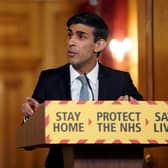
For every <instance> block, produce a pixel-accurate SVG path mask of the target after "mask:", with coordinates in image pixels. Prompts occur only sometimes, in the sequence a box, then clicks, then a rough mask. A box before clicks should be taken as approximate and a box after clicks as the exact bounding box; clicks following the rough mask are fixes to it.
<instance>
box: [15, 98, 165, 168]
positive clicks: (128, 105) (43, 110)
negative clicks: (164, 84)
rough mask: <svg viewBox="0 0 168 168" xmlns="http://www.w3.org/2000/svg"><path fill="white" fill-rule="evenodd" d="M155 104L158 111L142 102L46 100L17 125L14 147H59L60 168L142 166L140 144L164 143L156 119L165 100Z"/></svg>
mask: <svg viewBox="0 0 168 168" xmlns="http://www.w3.org/2000/svg"><path fill="white" fill-rule="evenodd" d="M157 104H159V105H160V106H161V109H162V111H159V110H158V109H159V107H158V106H154V105H153V104H150V103H149V102H144V101H140V102H122V103H121V102H115V101H96V102H93V101H88V102H74V101H45V102H44V103H43V104H41V105H40V107H39V108H38V110H37V112H35V113H34V115H33V116H32V117H31V118H30V119H29V120H28V121H27V122H26V123H25V124H23V125H22V126H20V128H18V129H17V144H16V146H17V148H38V147H50V145H61V146H62V150H63V159H64V167H65V168H142V167H143V145H144V144H151V143H152V144H155V143H156V144H158V143H162V144H167V143H168V140H167V139H166V138H167V134H166V133H165V134H164V132H159V127H158V125H157V122H156V120H158V119H159V118H158V116H160V118H161V116H162V115H164V111H165V110H164V109H167V104H166V103H163V102H158V103H157ZM151 106H152V108H151ZM144 111H145V112H144ZM146 111H148V113H150V114H148V113H147V112H146ZM156 112H157V113H156ZM156 114H157V115H156ZM159 124H161V121H160V122H159ZM162 131H163V130H162ZM155 134H156V135H155ZM160 135H161V137H159V136H160Z"/></svg>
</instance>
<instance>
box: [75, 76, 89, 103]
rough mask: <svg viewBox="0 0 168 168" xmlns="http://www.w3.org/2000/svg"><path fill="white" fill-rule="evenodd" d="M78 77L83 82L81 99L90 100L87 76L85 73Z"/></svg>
mask: <svg viewBox="0 0 168 168" xmlns="http://www.w3.org/2000/svg"><path fill="white" fill-rule="evenodd" d="M77 79H79V80H80V82H81V84H82V86H81V90H80V96H79V100H89V92H88V84H87V81H86V78H85V76H83V75H81V76H78V77H77Z"/></svg>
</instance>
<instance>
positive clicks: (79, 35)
mask: <svg viewBox="0 0 168 168" xmlns="http://www.w3.org/2000/svg"><path fill="white" fill-rule="evenodd" d="M78 37H79V39H80V40H84V39H86V38H87V36H86V34H85V33H83V32H80V33H79V34H78Z"/></svg>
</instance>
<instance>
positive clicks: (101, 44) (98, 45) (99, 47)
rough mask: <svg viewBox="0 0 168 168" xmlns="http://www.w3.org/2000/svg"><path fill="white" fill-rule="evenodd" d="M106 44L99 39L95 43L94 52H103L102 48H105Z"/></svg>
mask: <svg viewBox="0 0 168 168" xmlns="http://www.w3.org/2000/svg"><path fill="white" fill-rule="evenodd" d="M106 45H107V42H106V41H105V40H104V39H100V40H98V41H96V43H95V50H94V51H95V52H96V53H97V52H101V51H103V50H104V48H105V47H106Z"/></svg>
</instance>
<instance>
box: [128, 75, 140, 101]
mask: <svg viewBox="0 0 168 168" xmlns="http://www.w3.org/2000/svg"><path fill="white" fill-rule="evenodd" d="M126 79H127V84H126V90H125V95H128V96H132V97H133V98H135V99H136V100H143V97H142V95H141V94H140V93H139V92H138V90H137V88H136V87H135V85H134V84H133V81H132V79H131V76H130V74H129V73H127V77H126Z"/></svg>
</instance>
